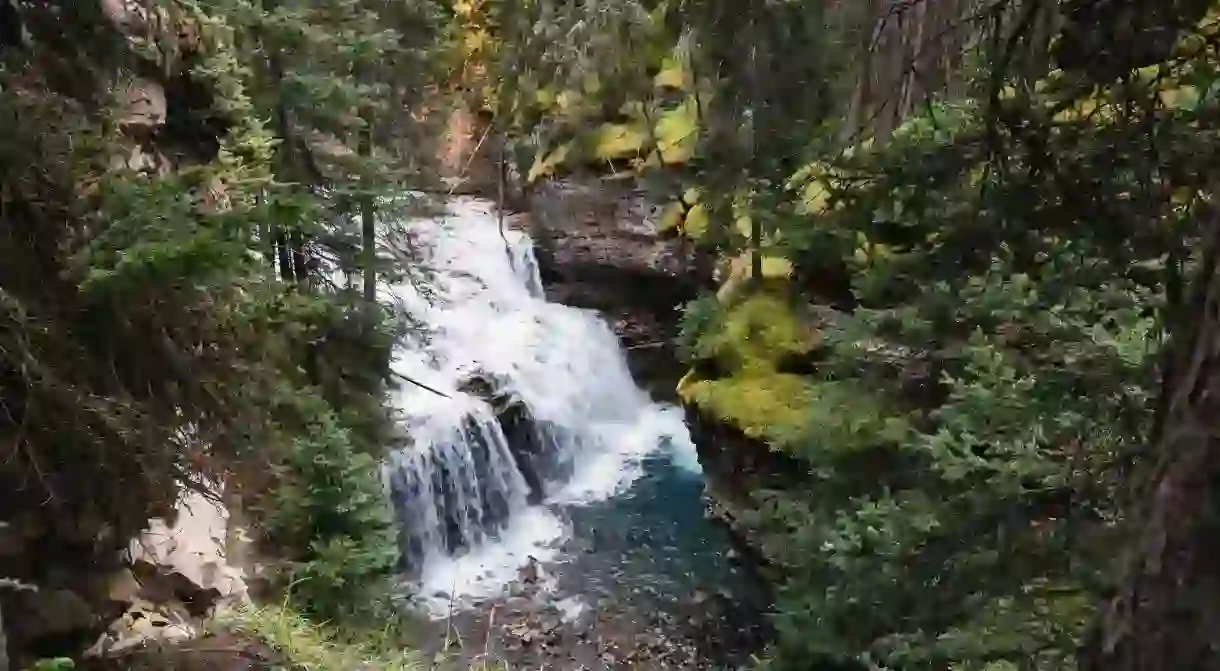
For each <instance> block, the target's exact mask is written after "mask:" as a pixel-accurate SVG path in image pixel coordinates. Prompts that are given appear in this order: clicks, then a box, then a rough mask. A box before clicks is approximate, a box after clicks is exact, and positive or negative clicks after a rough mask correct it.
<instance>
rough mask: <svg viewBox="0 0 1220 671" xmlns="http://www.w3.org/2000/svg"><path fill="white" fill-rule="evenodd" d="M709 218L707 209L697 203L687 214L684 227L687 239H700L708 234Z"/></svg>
mask: <svg viewBox="0 0 1220 671" xmlns="http://www.w3.org/2000/svg"><path fill="white" fill-rule="evenodd" d="M708 223H709V217H708V212H707V208H706V207H704V206H703V203H697V204H695V206H694V207H692V208H691V209H690V210H689V211H687V213H686V222H685V223H683V225H682V230H683V232H684V233H686V235H687V237H690V238H696V239H697V238H699V237H700V236H702V235H703V234H704V233H706V232H707V227H708Z"/></svg>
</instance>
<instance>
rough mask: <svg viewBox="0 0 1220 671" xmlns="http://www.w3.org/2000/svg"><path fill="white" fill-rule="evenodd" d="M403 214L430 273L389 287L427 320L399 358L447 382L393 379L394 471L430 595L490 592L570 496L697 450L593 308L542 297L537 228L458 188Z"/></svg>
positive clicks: (416, 572)
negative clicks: (666, 454) (514, 226)
mask: <svg viewBox="0 0 1220 671" xmlns="http://www.w3.org/2000/svg"><path fill="white" fill-rule="evenodd" d="M408 225H409V229H410V231H411V237H412V240H414V241H416V243H417V244H420V245H422V246H423V247H424V257H425V258H426V261H425V265H426V266H427V269H428V271H429V273H428V277H429V279H428V280H427V281H426V286H414V285H410V284H402V285H394V286H390V287H386V290H387V291H388V292H389V293H390V294H391V297H392V298H394V299H396V300H397V301H398V302H399V303H400V305H401V306H402V308H403V309H404V310H405V311H406V312H408V313H409V314H410V315H411V317H412V320H413V321H415V322H418V323H421V324H423V325H424V327H425V329H424V331H425V332H424V333H423V334H421V335H419V336H418V337H409V338H406V339H404V342H403V343H402V344H401V345H400V346H399V347H398V349H397V351H396V354H395V358H394V361H393V367H394V370H395V371H396V372H397V373H399V374H401V375H403V376H405V377H408V378H410V379H413V380H416V381H418V382H420V383H423V384H426V385H427V386H429V387H432V388H433V389H435V390H436V391H437V392H440V393H433V392H432V391H429V390H425V389H423V388H420V387H418V386H415V385H403V387H402V388H401V389H400V390H399V391H398V392H397V393H396V397H395V398H394V405H395V408H396V410H397V411H398V414H399V418H398V419H399V422H400V423H401V425H402V427H403V430H404V434H405V435H406V436H407V437H408V441H409V445H408V446H406V447H404V448H402V449H401V450H400V451H398V452H397V453H396V454H394V455H393V456H392V458H391V459H390V460H389V461H388V463H387V465H386V480H387V483H388V485H389V489H390V493H391V497H392V499H393V504H394V508H395V510H396V512H397V515H398V519H399V524H400V538H401V544H402V553H403V557H404V560H405V561H406V564H407V566H408V569H409V571H410V572H411V573H412V575H413V576H414V577H415V578H416V579H417V580H418V581H419V583H420V585H419V589H420V590H421V593H423V594H424V595H425V596H426V595H430V594H443V595H447V596H448V595H452V596H453V597H454V598H457V597H459V596H470V597H472V598H473V597H478V596H486V595H490V594H493V593H495V591H496V590H499V589H502V588H503V587H504V586H505V585H506V584H507V583H508V582H510V581H511V580H513V579H514V578H515V577H516V572H517V569H518V568H519V567H520V566H521V565H523V564H524V563H526V561H527V560H528V557H531V556H532V557H535V558H537V559H538V560H539V561H546V560H548V559H549V558H551V557H553V556H554V553H555V552H556V546H557V543H558V542H559V541H561V540H562V539H563V537H564V536H565V534H566V530H565V522H564V521H563V519H562V517H561V516H560V515H559V514H557V509H558V508H559V507H560V506H565V505H580V504H582V503H587V502H591V501H597V500H603V499H606V498H608V497H610V496H613V495H615V494H617V493H620V492H622V491H624V490H625V489H626V488H627V487H629V486H630V485H631V483H632V482H633V481H634V480H635V479H636V478H637V477H638V476H639V473H640V468H641V466H640V463H641V460H642V459H643V458H644V457H645V456H646V455H648V454H649V453H652V452H654V451H656V450H659V449H665V448H666V446H668V448H669V449H674V450H677V451H679V452H682V453H684V454H685V455H686V458H685V459H684V461H683V463H686V464H691V463H693V460H692V459H690V458H689V455H691V454H693V447H692V446H691V444H690V438H689V435H688V433H687V430H686V426H685V424H684V423H683V419H682V415H681V412H680V411H679V410H678V409H676V408H673V407H669V406H663V405H659V404H656V403H653V402H652V401H651V399H649V397H648V395H647V394H646V393H644V392H643V391H642V390H640V389H639V388H638V387H637V386H636V385H635V382H634V381H633V380H632V379H631V375H630V373H629V372H628V369H627V365H626V360H625V358H624V354H623V352H622V350H621V348H620V347H619V343H618V340H617V338H616V337H615V335H614V334H613V332H612V331H611V330H610V328H609V327H608V326H607V325H606V324H605V323H604V322H603V321H602V319H601V318H600V317H599V316H598V315H597V314H595V313H593V312H590V311H587V310H580V309H576V308H571V307H567V306H564V305H559V304H556V303H549V302H547V301H546V299H545V298H544V296H543V292H542V283H541V280H540V279H539V275H538V264H537V262H536V259H535V257H534V252H533V244H532V241H531V240H530V239H529V237H528V236H527V235H525V234H523V233H521V232H518V231H512V230H507V231H500V230H499V227H498V225H497V219H496V216H495V214H494V211H493V209H492V206H491V205H490V204H489V203H486V202H484V201H479V200H476V199H458V200H455V201H453V202H451V203H450V204H449V206H448V210H447V214H446V215H445V216H441V217H436V218H430V219H420V220H416V221H412V222H408ZM696 467H697V466H696ZM445 604H446V605H447V604H448V599H447V598H446V599H445Z"/></svg>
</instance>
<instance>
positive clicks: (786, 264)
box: [762, 256, 792, 280]
mask: <svg viewBox="0 0 1220 671" xmlns="http://www.w3.org/2000/svg"><path fill="white" fill-rule="evenodd" d="M791 275H792V262H791V261H789V260H788V259H785V258H783V257H781V256H764V257H763V260H762V276H763V279H767V280H774V279H782V278H786V277H790V276H791Z"/></svg>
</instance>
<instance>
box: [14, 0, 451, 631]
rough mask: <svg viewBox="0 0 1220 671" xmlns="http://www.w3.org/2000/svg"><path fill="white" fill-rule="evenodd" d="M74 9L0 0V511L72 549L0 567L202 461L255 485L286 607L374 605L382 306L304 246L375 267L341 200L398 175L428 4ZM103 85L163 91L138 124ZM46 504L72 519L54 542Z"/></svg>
mask: <svg viewBox="0 0 1220 671" xmlns="http://www.w3.org/2000/svg"><path fill="white" fill-rule="evenodd" d="M99 7H100V3H41V4H39V3H8V2H0V11H3V12H4V16H3V18H4V20H5V21H7V20H9V19H10V18H12V16H11V15H12V14H15V15H16V16H17V18H18V20H19V22H20V25H18V26H17V28H19V29H20V30H19V33H20V35H19V38H18V39H16V40H15V41H12V42H7V41H6V42H4V43H2V44H0V121H3V124H0V220H2V222H3V227H2V228H3V230H4V233H3V235H0V405H2V406H3V408H4V413H5V415H6V417H5V421H4V422H3V425H4V427H5V428H4V429H2V430H0V439H3V440H4V442H5V444H6V445H11V446H12V447H13V451H12V458H10V459H6V460H5V461H4V463H3V464H0V490H3V491H4V492H5V494H4V496H3V497H0V499H2V500H0V519H2V520H5V521H6V522H12V523H14V524H21V525H22V528H26V529H30V530H32V533H33V534H34V536H33V537H31V538H29V539H28V550H29V552H30V553H31V554H32V556H44V555H45V556H54V557H68V558H69V559H67V560H65V562H73V561H75V562H79V564H78V565H69V566H65V565H60V564H58V563H57V564H56V565H50V563H41V562H22V565H23V568H22V571H21V572H16V573H15V574H14V577H15V578H17V579H21V580H23V581H25V582H29V583H32V584H40V583H42V582H43V581H44V580H47V579H52V578H55V577H56V576H62V575H65V574H74V573H82V574H87V575H92V574H91V573H89V572H97V571H102V572H104V571H105V570H106V568H105V567H106V565H107V563H117V561H118V557H119V550H121V549H122V548H124V547H125V546H126V545H127V542H128V539H129V538H131V537H132V536H133V535H134V534H135V533H137V532H138V531H139V530H140V529H141V528H142V527H143V526H144V525H145V524H146V521H147V520H148V518H150V517H152V516H156V515H159V514H162V513H163V512H164V511H165V510H166V509H167V508H168V507H170V506H171V505H172V503H173V499H174V497H175V496H176V493H177V491H178V487H179V486H180V484H182V483H183V481H185V480H192V481H194V480H196V479H198V478H199V477H200V476H204V477H205V478H207V479H210V480H213V481H217V480H221V479H224V480H225V482H226V485H227V486H231V487H232V489H233V490H235V491H237V490H240V491H241V492H242V493H243V494H244V495H245V496H246V498H247V500H246V503H247V504H251V503H252V504H255V506H254V507H255V511H254V512H256V513H261V514H256V515H255V516H254V519H253V520H252V521H253V523H254V525H255V527H256V528H255V531H256V532H258V533H260V534H261V536H262V537H261V538H260V540H263V541H266V542H267V543H269V546H268V548H267V549H268V552H267V555H268V556H272V557H282V558H283V559H284V566H283V567H280V568H282V569H283V570H282V571H281V572H280V573H279V575H280V576H282V578H283V581H282V583H281V585H280V586H281V587H283V588H284V589H285V590H290V591H291V592H292V594H293V595H294V597H295V598H297V599H299V600H300V603H301V605H300V608H301V610H302V611H304V612H307V613H309V614H310V615H312V616H316V617H319V618H325V619H329V620H332V621H334V622H335V623H336V624H342V623H343V622H345V621H357V620H360V621H367V620H368V619H369V618H373V617H378V616H381V615H384V614H386V613H390V612H392V608H391V604H390V595H391V594H392V593H393V589H392V585H391V581H390V576H391V574H392V572H393V570H394V568H395V560H396V549H395V539H394V536H393V533H394V529H393V526H392V523H391V520H390V517H389V512H388V509H387V507H386V503H385V501H384V493H383V491H382V485H381V480H380V469H379V459H380V457H381V455H382V452H383V450H384V446H385V445H387V444H388V441H387V440H386V435H387V428H388V424H389V418H388V416H387V413H386V408H385V400H386V399H385V393H386V388H387V379H388V362H389V357H390V350H391V346H392V343H393V341H394V337H395V335H396V327H395V326H394V323H393V322H392V321H391V320H390V319H389V318H388V311H383V310H382V309H381V308H380V307H379V306H376V305H369V304H368V303H367V302H365V301H363V300H361V299H359V297H358V296H355V295H354V292H351V291H349V290H348V289H347V288H346V287H337V286H333V285H331V284H330V279H329V277H330V275H329V274H328V273H326V272H319V271H325V270H328V269H329V268H330V266H331V265H332V264H336V263H337V264H339V265H342V266H344V267H345V268H347V269H351V270H356V269H360V270H364V271H366V272H369V273H388V272H391V271H394V270H395V269H393V268H391V267H390V265H391V263H390V261H388V260H386V259H382V258H380V257H378V258H377V259H376V261H375V265H374V266H371V267H370V265H369V264H368V261H367V259H368V258H370V257H371V256H373V255H369V256H362V257H360V258H361V260H360V261H359V262H357V261H355V259H356V257H357V254H356V253H355V252H357V251H359V250H360V248H361V245H362V244H364V245H365V246H366V247H370V246H375V244H376V242H377V240H376V239H374V240H372V241H371V242H370V241H369V240H367V239H365V240H360V242H357V243H353V242H352V238H353V237H356V238H357V240H359V237H358V236H353V235H352V234H351V231H350V229H351V226H350V224H349V222H348V221H346V218H345V216H344V215H346V214H347V209H348V206H349V204H350V202H351V201H352V199H353V198H356V197H364V196H369V197H371V196H374V195H383V194H387V193H390V192H392V191H397V190H399V189H401V188H403V186H404V185H408V184H409V185H418V184H419V183H420V180H419V177H420V174H421V172H422V171H423V168H422V166H424V165H426V163H427V160H428V158H427V156H428V153H429V152H430V147H429V146H428V145H426V144H422V143H419V144H417V143H416V140H417V139H418V136H419V135H420V134H422V131H421V127H422V125H421V124H420V123H419V122H418V119H417V118H416V116H414V115H416V113H417V112H418V110H419V107H420V106H421V100H422V98H423V96H424V94H425V93H426V92H427V90H428V86H427V85H428V84H429V83H430V82H431V81H432V78H431V75H432V74H433V73H432V71H430V70H429V69H428V68H426V67H424V65H423V64H424V60H425V58H426V54H427V52H428V51H429V49H430V48H431V47H432V46H433V45H434V41H433V40H434V37H435V34H436V30H435V29H436V23H435V20H436V8H435V7H434V5H433V3H431V2H428V1H426V0H421V1H420V2H406V3H390V4H386V3H383V2H371V1H370V2H359V1H352V0H333V1H328V2H322V3H319V2H308V3H306V2H289V1H285V2H280V3H272V2H266V3H257V2H247V1H245V0H224V1H222V2H216V3H197V2H194V1H193V0H160V1H158V2H155V3H151V4H150V5H149V6H148V7H147V13H144V14H141V17H143V18H142V19H141V21H143V22H144V23H141V24H140V25H139V26H128V25H114V24H112V23H111V20H110V18H108V17H107V16H105V15H103V13H102V12H101V11H100V10H99V9H98V8H99ZM10 10H11V11H10ZM145 23H146V24H147V25H145ZM7 28H8V26H6V30H5V31H0V32H3V33H4V35H2V36H0V39H4V40H8V39H9V37H10V35H9V31H7ZM133 28H138V30H134V29H133ZM121 30H129V32H131V33H132V34H130V35H124V34H121ZM128 91H130V92H132V93H143V94H146V95H147V97H148V98H150V99H153V100H155V99H157V98H159V97H160V94H162V93H164V96H165V98H166V103H167V104H166V106H165V110H166V111H165V115H166V118H165V119H164V123H163V124H161V123H160V122H159V120H158V119H157V118H156V117H157V116H158V115H156V114H151V115H148V116H147V117H141V116H139V115H132V109H131V107H130V105H131V101H130V100H128V99H127V96H126V93H127V92H128ZM154 107H155V105H154ZM133 116H134V117H135V118H134V119H133ZM370 119H371V120H373V121H374V123H373V127H372V128H370ZM361 144H363V147H362V151H357V150H356V147H357V146H358V145H361ZM390 218H391V216H390V215H389V214H388V215H387V216H386V217H385V220H384V221H382V222H378V224H379V226H378V232H381V233H383V234H384V235H385V236H386V237H389V234H390V233H391V231H389V230H388V228H389V224H388V220H389V219H390ZM353 248H355V251H353ZM373 251H375V249H374V250H373ZM277 271H278V272H277ZM286 280H291V281H286ZM268 465H270V468H268ZM200 469H204V470H206V471H207V472H204V473H200V472H199V471H200ZM64 519H70V520H74V521H76V520H87V521H88V522H87V523H86V522H82V524H84V525H85V526H83V527H82V528H81V530H80V531H79V533H74V535H73V538H74V539H75V540H65V539H64V538H62V537H60V536H61V535H60V534H58V532H57V530H59V529H62V524H61V522H62V520H64ZM90 525H92V526H90ZM82 539H84V540H82ZM65 543H67V545H65ZM65 548H67V550H68V551H67V552H65V551H64V550H65ZM25 564H28V566H26V565H25Z"/></svg>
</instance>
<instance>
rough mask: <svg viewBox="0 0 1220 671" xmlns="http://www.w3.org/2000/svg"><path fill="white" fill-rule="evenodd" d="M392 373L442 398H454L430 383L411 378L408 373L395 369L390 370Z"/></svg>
mask: <svg viewBox="0 0 1220 671" xmlns="http://www.w3.org/2000/svg"><path fill="white" fill-rule="evenodd" d="M390 374H392V375H394V376H395V377H397V378H399V379H401V380H403V381H405V382H409V383H411V384H413V385H415V386H416V387H419V388H420V389H424V390H426V391H430V392H432V393H433V394H436V395H437V396H440V397H441V398H453V397H452V396H450V395H449V394H446V393H444V392H442V391H437V390H436V389H433V388H432V387H429V386H428V385H426V384H424V383H423V382H418V381H416V380H413V379H411V378H409V377H407V376H406V375H403V374H402V373H399V372H398V371H396V370H394V371H390Z"/></svg>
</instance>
